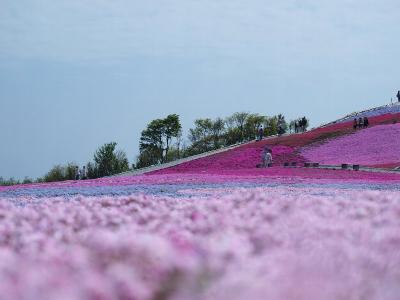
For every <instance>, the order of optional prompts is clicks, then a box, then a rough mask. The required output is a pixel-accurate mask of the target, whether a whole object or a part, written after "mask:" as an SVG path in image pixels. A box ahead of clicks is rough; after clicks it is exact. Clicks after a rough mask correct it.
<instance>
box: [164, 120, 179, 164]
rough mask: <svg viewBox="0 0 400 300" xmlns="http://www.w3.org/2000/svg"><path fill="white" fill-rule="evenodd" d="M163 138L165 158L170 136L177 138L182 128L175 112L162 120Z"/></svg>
mask: <svg viewBox="0 0 400 300" xmlns="http://www.w3.org/2000/svg"><path fill="white" fill-rule="evenodd" d="M163 125H164V128H163V138H165V158H166V157H167V156H168V151H169V147H170V143H171V140H172V138H174V137H175V138H177V137H178V136H179V135H180V133H181V130H182V126H181V123H180V121H179V116H178V115H177V114H172V115H168V116H167V117H166V118H165V119H164V120H163Z"/></svg>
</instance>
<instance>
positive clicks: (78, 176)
mask: <svg viewBox="0 0 400 300" xmlns="http://www.w3.org/2000/svg"><path fill="white" fill-rule="evenodd" d="M85 179H87V170H86V166H83V167H82V169H79V167H78V166H76V167H75V180H85Z"/></svg>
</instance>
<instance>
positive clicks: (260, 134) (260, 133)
mask: <svg viewBox="0 0 400 300" xmlns="http://www.w3.org/2000/svg"><path fill="white" fill-rule="evenodd" d="M263 137H264V128H263V127H262V125H261V126H260V127H259V128H258V136H257V139H256V140H257V141H261V140H262V139H263Z"/></svg>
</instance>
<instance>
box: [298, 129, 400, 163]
mask: <svg viewBox="0 0 400 300" xmlns="http://www.w3.org/2000/svg"><path fill="white" fill-rule="evenodd" d="M301 155H302V156H303V157H305V158H306V159H308V160H313V161H318V162H320V163H324V164H341V163H352V164H360V165H366V166H375V165H393V166H400V124H393V125H379V126H375V127H371V128H368V129H364V130H361V131H357V132H355V133H353V134H350V135H346V136H342V137H339V138H336V139H333V140H331V141H328V142H326V143H323V144H322V145H318V146H311V147H309V148H305V149H304V150H302V151H301Z"/></svg>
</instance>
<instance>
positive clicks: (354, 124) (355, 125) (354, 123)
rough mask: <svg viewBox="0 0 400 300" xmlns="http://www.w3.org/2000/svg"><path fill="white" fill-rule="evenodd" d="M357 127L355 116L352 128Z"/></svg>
mask: <svg viewBox="0 0 400 300" xmlns="http://www.w3.org/2000/svg"><path fill="white" fill-rule="evenodd" d="M357 127H358V122H357V119H356V118H355V119H354V121H353V128H354V130H356V129H357Z"/></svg>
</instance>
